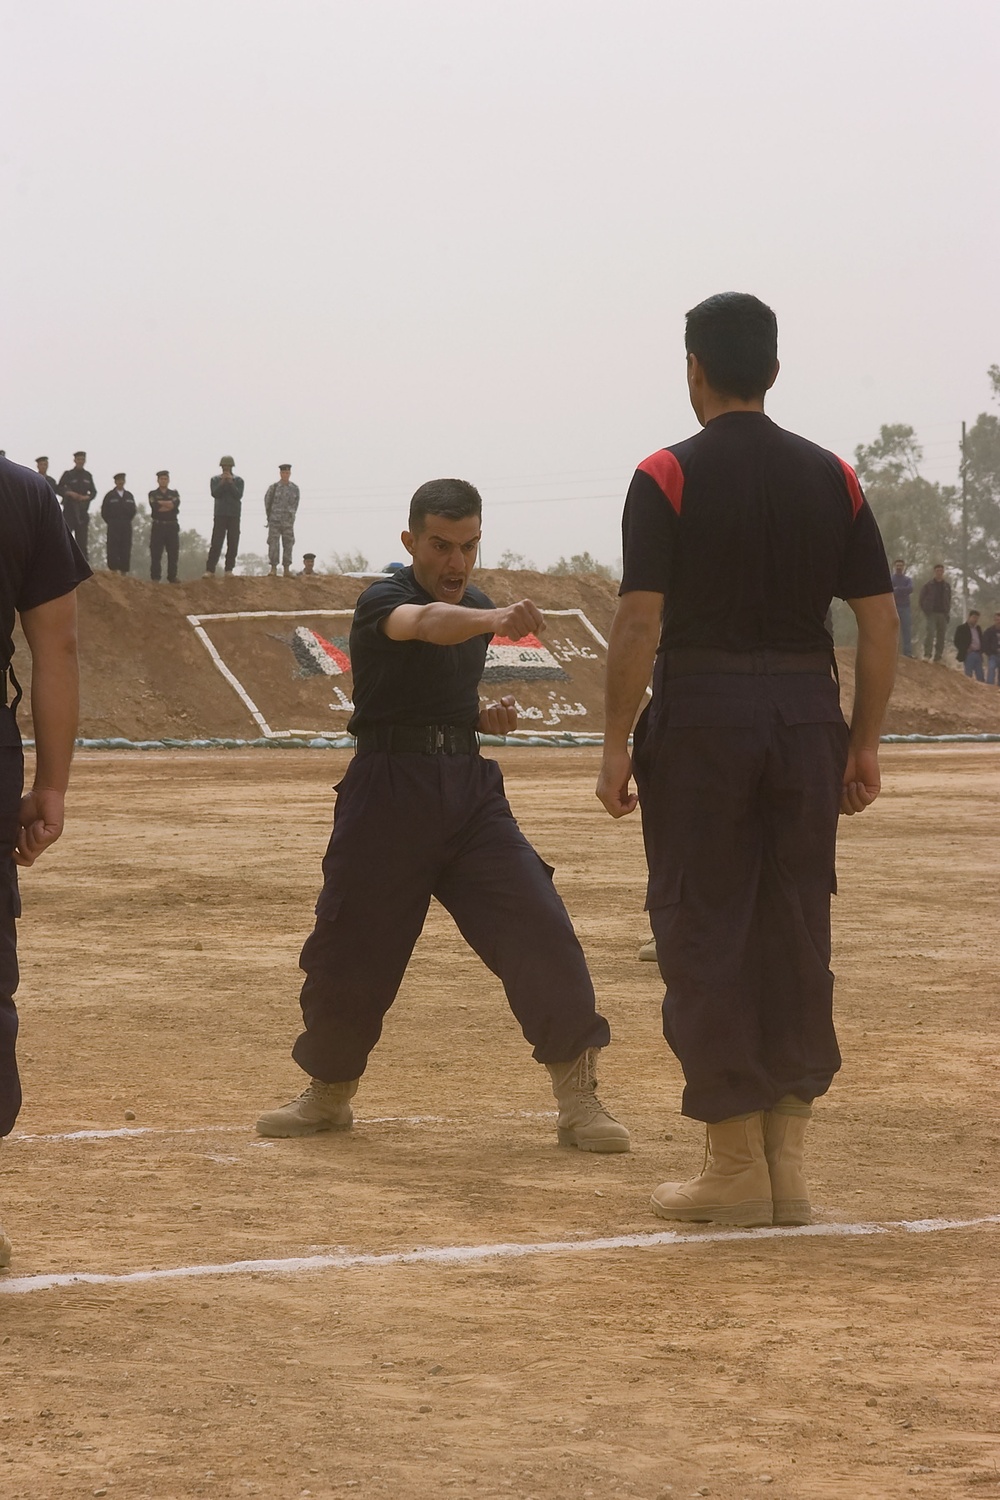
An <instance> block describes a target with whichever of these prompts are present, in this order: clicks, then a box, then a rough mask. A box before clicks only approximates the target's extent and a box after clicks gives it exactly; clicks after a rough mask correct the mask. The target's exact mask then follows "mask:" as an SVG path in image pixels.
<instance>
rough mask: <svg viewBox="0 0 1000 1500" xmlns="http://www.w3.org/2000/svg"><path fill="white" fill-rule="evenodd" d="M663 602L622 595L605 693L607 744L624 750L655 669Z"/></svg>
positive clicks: (648, 596)
mask: <svg viewBox="0 0 1000 1500" xmlns="http://www.w3.org/2000/svg"><path fill="white" fill-rule="evenodd" d="M661 608H662V599H661V598H660V596H659V595H652V594H625V595H623V597H622V599H621V601H620V603H619V606H618V612H617V614H616V615H615V618H614V623H613V625H612V626H611V638H610V640H609V642H608V665H607V678H606V685H605V694H604V745H605V748H606V749H608V750H625V749H626V748H627V746H628V737H629V735H630V734H631V733H632V726H633V724H634V723H635V719H636V715H637V713H638V712H639V705H640V703H641V702H642V699H643V696H644V694H645V692H646V688H647V686H648V684H649V678H650V674H651V673H652V670H653V661H654V659H655V657H656V647H657V642H658V641H659V636H660V611H661Z"/></svg>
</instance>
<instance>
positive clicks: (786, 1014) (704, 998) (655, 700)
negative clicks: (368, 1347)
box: [598, 292, 899, 1225]
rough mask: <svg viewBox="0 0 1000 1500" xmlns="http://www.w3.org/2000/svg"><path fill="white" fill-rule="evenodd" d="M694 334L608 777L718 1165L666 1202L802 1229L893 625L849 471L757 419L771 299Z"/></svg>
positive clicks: (629, 590) (882, 571)
mask: <svg viewBox="0 0 1000 1500" xmlns="http://www.w3.org/2000/svg"><path fill="white" fill-rule="evenodd" d="M686 344H687V350H688V361H687V363H688V387H689V392H690V397H691V404H692V406H693V407H694V411H695V415H696V416H697V418H698V420H699V422H700V423H701V425H702V427H703V428H704V431H703V432H701V433H699V434H697V435H696V436H695V437H692V438H688V439H687V440H686V441H684V442H680V443H676V444H674V445H673V446H672V447H670V448H664V449H661V450H660V451H659V452H658V453H654V454H653V455H652V457H650V458H647V459H646V460H645V461H644V462H643V463H641V464H640V465H639V468H638V470H637V472H636V474H635V477H634V478H633V480H632V483H631V485H630V487H629V492H628V498H627V500H626V502H625V514H624V521H623V532H624V549H625V550H624V574H623V578H622V584H621V595H622V597H621V600H620V602H619V607H618V611H617V614H616V617H615V621H614V625H613V628H612V633H611V641H610V646H609V651H608V666H607V705H606V722H605V731H604V757H603V762H602V767H601V774H600V780H599V783H598V796H599V797H600V799H601V801H602V802H603V803H604V806H605V807H606V808H607V810H608V812H610V813H611V815H612V817H616V818H619V817H622V816H624V815H625V814H627V813H630V812H632V811H634V809H635V807H636V805H637V800H638V802H640V803H641V805H642V824H643V837H644V841H645V845H646V858H647V862H648V865H649V886H648V899H647V906H648V909H649V914H650V920H651V923H652V928H653V934H654V936H655V938H656V951H657V955H658V958H659V965H660V972H661V974H662V976H663V979H664V981H665V983H666V986H667V992H666V996H665V998H664V1001H663V1030H664V1035H665V1036H666V1039H667V1041H668V1042H669V1044H670V1046H671V1048H672V1049H673V1051H674V1052H675V1053H676V1055H677V1057H678V1058H679V1060H680V1063H681V1066H682V1068H683V1071H684V1078H685V1089H684V1098H683V1105H682V1107H683V1112H684V1114H686V1115H689V1116H691V1117H692V1118H693V1119H696V1120H704V1121H705V1122H706V1125H707V1130H708V1145H709V1154H708V1158H707V1164H706V1166H705V1169H704V1171H703V1172H702V1174H701V1175H700V1176H699V1177H695V1178H693V1179H692V1180H691V1181H689V1182H684V1183H672V1182H671V1183H662V1184H661V1185H660V1186H659V1187H658V1188H657V1189H656V1191H655V1192H654V1194H653V1200H652V1206H653V1208H654V1210H655V1212H656V1213H657V1214H659V1215H660V1216H661V1217H662V1218H666V1219H682V1220H688V1221H695V1222H702V1221H710V1222H716V1223H720V1224H741V1225H759V1224H770V1223H772V1222H773V1223H775V1224H803V1223H809V1222H810V1207H809V1194H808V1188H807V1186H806V1182H805V1175H804V1171H803V1149H804V1137H805V1130H806V1122H807V1120H808V1118H809V1115H810V1112H811V1107H812V1101H813V1100H814V1099H815V1098H817V1097H818V1096H819V1095H820V1094H824V1093H825V1092H826V1091H827V1089H828V1088H829V1087H830V1083H831V1080H832V1079H833V1076H834V1074H835V1073H836V1071H837V1069H838V1068H839V1067H840V1052H839V1050H838V1047H837V1038H836V1034H835V1032H834V1026H833V1013H832V1012H833V975H832V974H831V972H830V967H829V964H830V895H831V891H832V889H833V888H834V885H835V877H834V864H835V855H836V837H837V815H838V811H840V812H843V813H848V814H850V813H856V812H862V811H863V810H864V809H865V808H866V807H868V805H869V804H870V803H871V802H873V801H874V799H875V798H876V797H877V796H878V792H879V785H880V783H879V766H878V746H879V734H880V730H881V725H882V718H883V714H884V712H885V707H886V704H887V703H888V699H889V693H890V691H891V688H892V681H893V675H894V673H895V667H896V641H897V633H898V630H899V619H898V616H897V614H896V606H895V603H894V602H893V595H892V586H891V584H890V582H889V565H888V563H887V561H886V556H885V549H884V548H883V545H882V539H881V537H880V536H879V532H878V527H877V525H876V523H875V518H874V516H873V515H872V512H871V510H870V509H869V507H868V505H867V502H866V501H865V498H864V496H863V494H862V492H861V488H860V486H859V484H858V480H857V477H856V475H855V473H854V470H853V469H852V468H850V466H849V465H848V464H846V463H844V462H843V460H842V459H839V458H837V457H835V456H834V454H832V453H828V452H826V451H825V450H824V449H822V448H819V447H817V446H816V445H815V444H814V443H810V442H807V441H806V439H804V438H801V437H797V436H796V435H795V434H794V433H790V432H784V431H783V430H782V429H781V428H780V427H777V426H775V424H774V423H773V422H771V421H770V419H769V418H768V417H766V416H765V415H764V396H765V393H766V392H767V391H768V390H769V389H770V387H771V385H772V384H773V382H774V380H775V379H776V377H777V374H778V358H777V323H776V320H775V317H774V313H773V312H772V311H771V309H770V308H769V307H766V306H765V305H764V303H762V302H760V301H758V300H757V298H756V297H750V296H747V295H744V294H741V293H735V292H729V293H724V294H723V295H721V296H717V297H710V298H709V299H708V301H706V302H702V303H700V304H699V306H697V307H695V308H694V309H693V310H692V311H691V312H689V313H688V316H687V337H686ZM834 595H837V596H839V597H840V598H843V599H846V601H847V603H848V604H849V606H850V608H851V609H852V610H853V611H854V614H855V616H856V618H857V622H858V647H857V665H856V694H855V702H854V712H853V716H852V720H851V728H850V735H849V736H848V730H847V726H846V725H845V723H844V719H843V716H842V714H841V711H840V700H839V692H838V687H837V683H836V681H835V679H834V676H833V665H834V659H833V641H832V640H831V637H830V635H829V633H828V631H827V630H826V628H825V626H824V623H823V622H824V618H825V616H826V613H827V610H828V609H829V607H830V601H831V598H832V597H833V596H834ZM661 615H662V624H661ZM658 643H659V647H658V649H657V644H658ZM654 658H655V671H654V675H653V694H652V699H651V701H650V703H649V705H648V707H647V708H646V709H645V711H644V712H643V714H642V717H641V718H640V720H639V722H638V724H637V726H636V731H635V738H634V759H633V758H630V755H629V749H628V736H629V731H630V730H631V728H632V724H633V721H634V719H635V714H636V712H637V710H638V708H639V705H640V703H641V701H642V699H643V696H644V694H645V691H646V684H647V682H648V681H649V676H650V671H651V669H653V666H654ZM633 770H634V774H635V778H636V783H637V786H638V794H639V795H638V799H637V798H636V796H635V794H634V793H631V792H630V790H629V780H630V777H631V776H632V774H633Z"/></svg>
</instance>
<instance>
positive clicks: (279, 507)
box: [264, 464, 299, 578]
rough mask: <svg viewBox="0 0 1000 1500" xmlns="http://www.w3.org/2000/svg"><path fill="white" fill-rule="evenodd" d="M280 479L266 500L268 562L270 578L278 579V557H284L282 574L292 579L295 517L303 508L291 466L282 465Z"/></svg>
mask: <svg viewBox="0 0 1000 1500" xmlns="http://www.w3.org/2000/svg"><path fill="white" fill-rule="evenodd" d="M278 473H279V475H280V478H279V479H278V480H277V482H276V483H275V484H271V485H268V489H267V494H266V495H265V496H264V514H265V515H266V516H267V560H268V562H269V563H270V564H271V572H270V576H271V577H272V578H277V576H278V553H279V551H280V553H281V564H282V572H283V573H284V576H285V577H286V578H291V576H292V548H293V547H294V546H295V513H296V511H297V510H298V508H299V487H298V485H297V484H293V483H292V480H291V473H292V466H291V464H279V465H278Z"/></svg>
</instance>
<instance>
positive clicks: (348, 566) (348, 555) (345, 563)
mask: <svg viewBox="0 0 1000 1500" xmlns="http://www.w3.org/2000/svg"><path fill="white" fill-rule="evenodd" d="M325 571H326V572H327V573H369V572H371V563H370V562H369V561H368V559H367V557H366V556H365V554H364V553H363V552H333V553H331V555H330V557H329V558H328V560H327V563H326V568H325Z"/></svg>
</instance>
